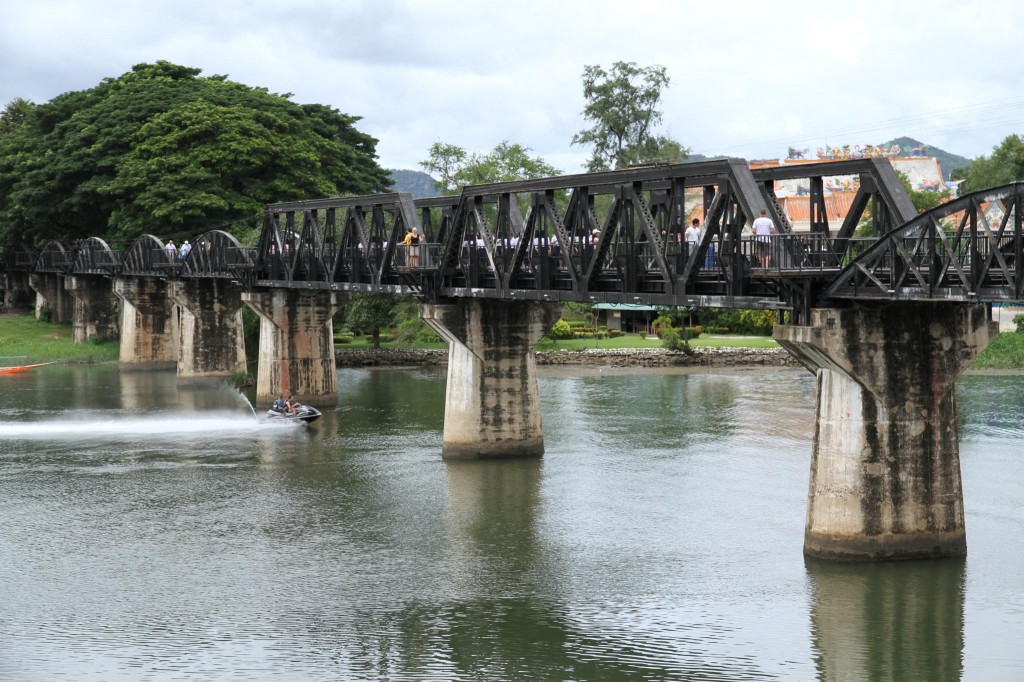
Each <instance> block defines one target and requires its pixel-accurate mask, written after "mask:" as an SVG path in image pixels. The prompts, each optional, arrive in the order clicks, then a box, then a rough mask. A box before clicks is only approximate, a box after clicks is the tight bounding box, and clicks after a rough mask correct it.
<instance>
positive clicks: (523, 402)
mask: <svg viewBox="0 0 1024 682" xmlns="http://www.w3.org/2000/svg"><path fill="white" fill-rule="evenodd" d="M561 311H562V306H561V304H557V303H544V302H541V301H494V300H489V299H457V300H453V301H452V302H450V303H445V304H426V303H425V304H422V305H420V317H422V318H423V321H424V322H426V323H427V324H428V325H430V327H431V328H432V329H434V331H436V332H437V333H438V334H440V335H441V337H442V338H444V339H445V340H447V341H448V343H449V347H448V388H447V392H446V396H445V407H444V443H443V446H442V450H441V456H442V457H444V458H446V459H487V458H495V457H540V456H541V455H543V454H544V431H543V429H542V428H541V417H540V397H539V392H538V389H537V363H536V359H535V357H534V354H533V347H534V346H535V345H537V342H538V341H540V339H541V337H542V336H543V335H544V333H545V332H546V331H547V330H548V329H549V328H550V327H551V325H552V324H554V323H555V322H556V321H557V320H558V318H559V316H560V315H561Z"/></svg>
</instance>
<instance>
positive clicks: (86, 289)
mask: <svg viewBox="0 0 1024 682" xmlns="http://www.w3.org/2000/svg"><path fill="white" fill-rule="evenodd" d="M64 288H65V289H66V290H67V292H68V293H69V294H71V296H72V297H73V298H74V300H75V303H74V313H73V315H72V320H71V338H72V339H73V340H74V342H75V343H85V342H86V341H88V340H89V339H91V338H97V339H100V340H101V341H113V340H114V339H116V338H118V335H119V333H120V326H121V325H120V314H119V310H120V307H119V306H118V299H117V296H115V295H114V291H113V286H112V284H111V280H110V278H109V277H104V276H102V275H68V276H67V277H66V278H65V280H64Z"/></svg>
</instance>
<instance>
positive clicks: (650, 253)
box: [3, 159, 1024, 323]
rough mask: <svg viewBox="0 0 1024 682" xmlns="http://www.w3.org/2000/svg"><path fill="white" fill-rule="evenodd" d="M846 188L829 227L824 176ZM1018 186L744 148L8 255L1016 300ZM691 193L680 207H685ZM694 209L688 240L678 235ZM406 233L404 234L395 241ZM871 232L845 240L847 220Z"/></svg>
mask: <svg viewBox="0 0 1024 682" xmlns="http://www.w3.org/2000/svg"><path fill="white" fill-rule="evenodd" d="M843 175H854V176H857V177H858V178H859V189H858V190H857V193H856V195H855V197H854V199H853V202H852V206H851V210H850V212H849V213H848V215H847V216H846V217H845V219H844V220H843V222H842V224H841V225H831V224H830V223H829V220H828V215H827V211H826V201H825V199H826V192H825V179H826V178H829V177H834V176H843ZM794 179H804V180H807V181H808V183H809V187H810V192H809V204H810V218H811V219H810V232H807V233H799V234H796V233H794V232H793V229H792V226H791V225H790V224H789V222H788V220H787V219H786V217H785V216H784V214H783V213H782V211H781V209H780V206H779V202H778V200H777V197H776V194H775V187H776V184H775V183H776V182H777V181H784V180H794ZM1022 196H1024V184H1020V183H1015V184H1010V185H1005V186H1002V187H995V188H991V189H986V190H982V191H979V192H975V193H973V194H970V195H967V196H964V197H961V198H958V199H956V200H954V201H951V202H948V203H946V204H943V205H941V206H938V207H936V208H934V209H932V210H930V211H928V212H926V213H923V214H920V215H918V214H917V212H916V211H915V210H914V208H913V206H912V204H911V202H910V200H909V198H908V197H907V195H906V193H905V191H904V189H903V186H902V184H901V182H900V180H899V178H898V176H897V175H896V172H895V171H894V170H893V168H892V166H891V165H890V164H889V162H888V161H887V160H885V159H863V160H853V161H838V162H822V163H806V164H795V165H786V166H781V167H768V168H761V169H755V170H751V169H750V168H749V166H748V164H747V162H746V161H744V160H742V159H723V160H716V161H705V162H699V163H684V164H675V165H664V166H651V167H642V168H631V169H627V170H621V171H609V172H603V173H588V174H580V175H567V176H560V177H553V178H545V179H540V180H527V181H521V182H508V183H497V184H490V185H477V186H471V187H466V188H465V189H464V190H463V192H462V193H461V194H460V195H455V196H447V197H438V198H431V199H418V200H413V199H412V198H411V197H410V196H409V195H408V194H405V193H392V194H376V195H371V196H363V197H346V198H332V199H317V200H312V201H300V202H290V203H280V204H272V205H270V206H268V207H267V209H266V213H265V218H264V225H263V229H262V231H261V233H260V237H259V243H258V245H257V246H256V248H249V247H245V246H243V245H242V244H240V243H239V242H238V241H237V240H236V239H235V238H234V237H233V236H231V235H230V234H227V233H226V232H222V231H218V230H214V231H210V232H207V233H205V234H202V235H201V236H200V237H199V238H198V239H196V240H195V243H194V245H193V248H192V251H191V253H189V255H188V256H187V258H185V259H184V260H183V261H178V260H175V259H172V258H171V257H169V255H168V253H167V251H165V250H164V244H163V242H161V241H160V240H159V239H157V238H156V237H154V236H152V235H144V236H142V237H139V238H138V239H137V240H136V241H135V242H134V243H133V244H132V245H131V247H130V248H129V249H128V250H127V251H125V252H123V253H122V252H117V251H114V250H112V249H111V248H110V247H109V246H108V245H107V243H106V242H104V241H103V240H102V239H100V238H97V237H93V238H90V239H87V240H84V241H82V242H80V243H77V244H75V245H74V246H65V245H64V244H61V243H60V242H56V241H51V242H49V243H47V244H46V245H45V246H43V248H42V249H40V250H36V249H33V248H30V247H25V246H19V247H14V248H11V249H8V251H7V253H6V254H5V257H4V263H3V265H4V268H5V269H6V271H7V272H8V273H13V272H50V273H63V274H77V275H83V274H92V275H105V276H110V277H113V276H121V277H132V276H137V277H147V276H148V277H161V278H168V279H174V278H224V279H231V280H236V281H238V282H239V283H241V284H242V285H243V286H245V287H246V288H248V289H250V290H256V289H272V288H293V289H327V290H335V291H362V292H405V293H412V294H415V295H417V296H418V297H420V298H421V299H422V300H425V301H431V302H432V301H438V300H441V299H445V298H450V297H479V298H492V299H504V300H542V301H578V302H588V303H593V302H616V303H641V304H648V305H658V306H725V307H738V308H774V309H785V310H790V311H792V313H793V321H794V322H797V323H799V322H801V321H806V320H807V318H808V315H809V312H810V310H811V308H814V307H820V306H838V305H844V304H845V303H844V302H848V301H854V300H859V301H893V300H918V301H920V300H942V301H961V302H993V301H1016V300H1020V299H1024V279H1022V277H1021V275H1020V274H1019V271H1018V269H1017V264H1018V263H1020V262H1022V257H1024V251H1022V248H1024V240H1022V234H1021V225H1022V215H1024V213H1022V211H1024V205H1022ZM688 202H689V204H688ZM698 204H699V205H700V206H701V208H702V209H703V213H704V216H705V220H704V224H705V226H706V230H705V231H704V234H703V237H702V239H701V240H700V241H699V242H698V243H696V244H688V243H687V242H686V241H685V239H684V231H685V228H686V224H685V223H686V217H687V215H688V214H689V213H690V211H691V210H692V209H693V208H694V207H695V206H696V205H698ZM762 209H764V210H765V211H766V212H767V215H768V216H769V217H770V218H772V220H773V221H774V222H775V225H776V226H777V227H778V229H779V234H778V235H776V236H775V237H773V238H772V239H771V242H770V247H769V249H770V251H769V256H770V259H769V261H768V262H767V263H765V262H763V261H762V260H761V259H760V258H759V256H762V255H763V253H762V252H761V251H760V249H761V248H763V247H762V245H761V244H760V243H759V242H757V241H755V238H754V237H752V236H749V235H748V234H746V233H745V232H744V227H745V226H747V225H749V224H750V223H751V221H752V220H753V218H754V217H756V216H757V215H758V214H759V213H760V211H761V210H762ZM413 227H415V228H417V229H418V231H419V233H420V235H422V237H421V240H420V243H419V245H418V246H412V247H406V246H405V245H404V244H403V243H402V242H403V240H404V238H405V235H406V233H407V231H409V230H411V229H412V228H413ZM858 227H859V228H860V230H859V231H861V232H863V231H867V232H869V235H870V236H867V237H859V236H855V231H857V230H858Z"/></svg>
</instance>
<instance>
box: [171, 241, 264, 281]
mask: <svg viewBox="0 0 1024 682" xmlns="http://www.w3.org/2000/svg"><path fill="white" fill-rule="evenodd" d="M254 263H255V250H254V249H249V248H246V247H244V246H242V244H241V243H240V242H239V241H238V239H236V238H235V237H234V235H231V234H228V233H227V232H224V231H223V230H210V231H209V232H205V233H203V234H201V235H200V236H199V237H198V238H197V239H196V240H195V243H194V244H193V245H192V249H191V250H190V251H189V253H188V255H187V256H186V257H185V259H184V260H183V261H181V262H180V272H179V276H180V277H191V278H197V277H202V278H214V279H234V280H239V281H241V282H243V283H248V276H249V273H251V272H252V269H253V265H254Z"/></svg>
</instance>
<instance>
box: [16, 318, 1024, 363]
mask: <svg viewBox="0 0 1024 682" xmlns="http://www.w3.org/2000/svg"><path fill="white" fill-rule="evenodd" d="M371 345H372V343H371V341H370V338H369V337H367V336H357V337H355V338H354V339H352V342H351V343H347V344H343V345H338V346H336V348H337V349H338V350H345V349H352V350H365V349H367V348H370V347H371ZM690 345H692V346H694V347H696V348H700V347H704V348H778V347H779V345H778V344H777V343H775V342H774V341H773V340H772V339H770V338H768V337H765V336H735V335H729V334H721V335H719V334H703V335H701V336H700V337H698V338H696V339H693V340H692V341H690ZM382 347H383V348H399V347H403V348H404V347H408V346H399V345H398V344H396V343H395V342H389V343H385V344H382ZM413 347H414V348H438V349H443V348H446V347H447V346H446V345H444V344H442V343H434V344H423V343H417V344H415V345H414V346H413ZM586 348H603V349H609V348H661V341H660V340H659V339H650V338H645V337H643V336H641V335H639V334H623V335H622V336H618V337H616V338H608V339H601V340H599V341H596V342H595V341H594V339H567V340H563V341H548V340H544V341H542V342H541V343H540V345H538V346H537V350H540V351H548V350H556V349H558V350H580V349H586ZM119 352H120V347H119V345H118V343H117V342H116V341H112V342H107V343H92V342H90V343H75V342H73V341H72V340H71V325H70V324H52V323H49V322H40V321H38V320H36V319H35V317H34V316H32V315H31V314H25V313H4V314H0V366H4V365H18V364H31V363H37V362H65V363H72V364H87V363H98V362H117V359H118V355H119ZM971 368H972V369H1024V334H1022V333H1018V332H1004V333H1002V334H1000V335H999V337H998V338H997V339H996V340H995V341H993V342H992V345H990V346H989V347H988V348H987V349H985V351H984V352H983V353H982V354H981V355H979V356H978V358H977V359H976V360H975V361H974V362H973V363H971Z"/></svg>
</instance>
